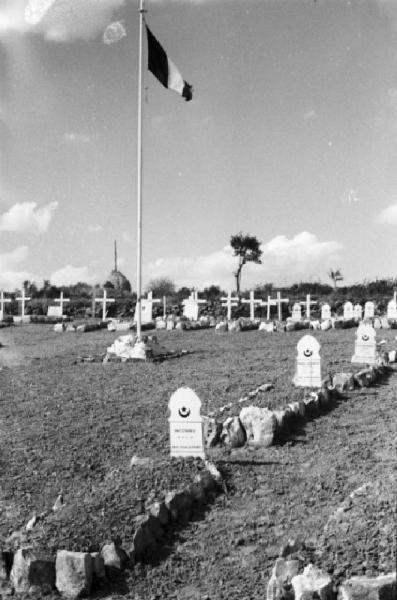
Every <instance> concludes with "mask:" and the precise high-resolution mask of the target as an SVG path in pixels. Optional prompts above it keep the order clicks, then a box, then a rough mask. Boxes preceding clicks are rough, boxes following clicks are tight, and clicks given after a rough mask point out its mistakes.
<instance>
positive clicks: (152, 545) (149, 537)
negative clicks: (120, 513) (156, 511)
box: [133, 516, 157, 560]
mask: <svg viewBox="0 0 397 600" xmlns="http://www.w3.org/2000/svg"><path fill="white" fill-rule="evenodd" d="M153 518H155V517H153ZM135 523H136V524H137V527H136V530H135V533H134V537H133V556H134V558H135V560H138V559H144V558H146V557H148V556H150V555H151V554H153V553H154V552H155V551H156V548H157V542H156V538H155V536H154V534H153V531H152V529H151V527H150V525H149V518H148V516H143V517H137V519H135Z"/></svg>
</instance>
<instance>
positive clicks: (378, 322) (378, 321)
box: [373, 317, 382, 329]
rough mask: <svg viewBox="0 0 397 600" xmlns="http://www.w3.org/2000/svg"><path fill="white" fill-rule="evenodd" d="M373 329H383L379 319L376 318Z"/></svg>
mask: <svg viewBox="0 0 397 600" xmlns="http://www.w3.org/2000/svg"><path fill="white" fill-rule="evenodd" d="M373 328H374V329H382V322H381V320H380V319H379V317H375V318H374V323H373Z"/></svg>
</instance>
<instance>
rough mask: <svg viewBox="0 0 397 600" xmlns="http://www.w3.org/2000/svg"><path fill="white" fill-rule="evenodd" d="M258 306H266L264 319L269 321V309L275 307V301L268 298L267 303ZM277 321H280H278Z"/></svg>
mask: <svg viewBox="0 0 397 600" xmlns="http://www.w3.org/2000/svg"><path fill="white" fill-rule="evenodd" d="M259 306H266V319H267V320H268V321H270V307H271V306H277V301H276V300H274V299H272V298H270V296H268V297H267V302H261V303H260V305H259ZM279 321H281V319H279Z"/></svg>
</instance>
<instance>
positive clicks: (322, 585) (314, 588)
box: [291, 564, 334, 600]
mask: <svg viewBox="0 0 397 600" xmlns="http://www.w3.org/2000/svg"><path fill="white" fill-rule="evenodd" d="M291 584H292V587H293V588H294V594H295V600H303V599H304V597H305V593H307V592H316V593H317V595H318V597H319V598H320V599H321V600H333V598H334V593H333V586H332V580H331V577H330V576H329V575H328V573H325V572H324V571H321V570H320V569H317V567H315V566H314V565H312V564H309V565H307V567H305V569H304V571H303V573H302V575H296V576H295V577H293V578H292V580H291Z"/></svg>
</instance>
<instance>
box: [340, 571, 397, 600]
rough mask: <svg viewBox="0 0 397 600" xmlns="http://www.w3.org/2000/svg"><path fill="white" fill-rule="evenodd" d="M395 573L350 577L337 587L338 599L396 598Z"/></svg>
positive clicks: (380, 599)
mask: <svg viewBox="0 0 397 600" xmlns="http://www.w3.org/2000/svg"><path fill="white" fill-rule="evenodd" d="M396 598H397V588H396V573H390V574H388V575H379V576H378V577H365V576H363V577H351V578H350V579H348V580H347V581H345V582H343V583H342V585H341V586H340V587H339V592H338V600H396Z"/></svg>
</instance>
